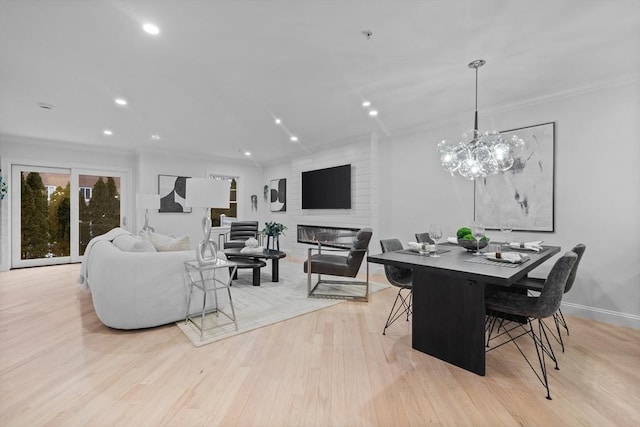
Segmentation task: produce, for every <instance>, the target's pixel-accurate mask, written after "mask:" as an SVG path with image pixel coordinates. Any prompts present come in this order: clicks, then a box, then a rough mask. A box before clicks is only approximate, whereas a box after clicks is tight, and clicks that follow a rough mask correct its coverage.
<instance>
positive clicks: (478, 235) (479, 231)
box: [471, 224, 485, 255]
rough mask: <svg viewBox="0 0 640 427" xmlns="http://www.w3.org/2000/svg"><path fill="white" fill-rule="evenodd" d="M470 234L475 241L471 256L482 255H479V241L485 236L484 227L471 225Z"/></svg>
mask: <svg viewBox="0 0 640 427" xmlns="http://www.w3.org/2000/svg"><path fill="white" fill-rule="evenodd" d="M471 234H472V235H473V238H474V239H476V251H475V252H474V253H473V255H482V254H481V253H480V239H482V238H483V237H484V236H485V230H484V225H482V224H473V226H471Z"/></svg>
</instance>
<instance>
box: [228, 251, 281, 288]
mask: <svg viewBox="0 0 640 427" xmlns="http://www.w3.org/2000/svg"><path fill="white" fill-rule="evenodd" d="M222 252H224V254H225V255H226V256H227V258H228V259H229V261H235V260H236V259H243V258H244V259H254V260H260V259H270V260H271V281H272V282H277V281H279V280H280V273H279V261H280V258H284V257H286V256H287V254H286V253H284V252H282V251H277V250H275V249H265V250H263V251H261V252H242V248H229V249H224V250H223V251H222Z"/></svg>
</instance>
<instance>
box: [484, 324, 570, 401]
mask: <svg viewBox="0 0 640 427" xmlns="http://www.w3.org/2000/svg"><path fill="white" fill-rule="evenodd" d="M489 317H490V318H491V319H488V321H487V328H486V329H487V330H488V331H489V332H490V336H491V334H492V333H493V332H494V331H495V332H496V335H494V336H493V337H492V338H491V340H494V339H498V338H500V337H502V336H505V335H506V336H507V337H508V339H506V340H505V341H502V342H501V343H500V344H498V345H496V346H495V347H490V348H489V341H490V339H487V347H488V348H487V352H489V351H491V350H495V349H496V348H499V347H501V346H503V345H504V344H507V343H509V342H512V343H513V344H514V345H515V346H516V348H517V349H518V351H519V352H520V354H521V355H522V357H523V358H524V359H525V361H526V362H527V364H528V365H529V367H530V368H531V370H532V371H533V372H534V374H535V375H536V377H537V378H538V380H539V381H540V383H541V384H542V385H543V386H544V387H545V389H546V391H547V396H546V398H547V399H549V400H551V394H550V392H549V380H548V377H547V364H546V358H547V357H548V358H549V359H551V360H553V362H554V363H555V369H556V370H559V369H560V368H559V366H558V359H557V357H556V355H555V353H554V351H553V348H552V347H551V342H550V341H549V336H548V334H547V329H548V327H547V326H546V325H544V322H543V321H542V320H541V319H534V320H537V323H538V326H537V328H536V329H537V332H536V330H535V329H534V326H533V322H532V320H531V319H527V322H526V323H525V324H522V323H520V322H517V321H513V320H511V319H508V318H506V317H505V316H504V315H503V314H502V313H492V314H491V315H490V316H489ZM517 329H521V331H520V332H518V333H517V334H515V333H514V331H516V330H517ZM500 330H502V332H500ZM523 335H529V336H530V337H531V338H532V340H533V344H534V347H535V349H536V356H537V358H538V365H539V367H540V368H539V370H538V369H536V368H535V366H534V365H533V363H531V361H530V360H529V358H528V357H527V355H526V354H525V352H524V351H523V349H522V348H521V347H520V345H519V344H518V342H517V339H518V338H520V337H521V336H523Z"/></svg>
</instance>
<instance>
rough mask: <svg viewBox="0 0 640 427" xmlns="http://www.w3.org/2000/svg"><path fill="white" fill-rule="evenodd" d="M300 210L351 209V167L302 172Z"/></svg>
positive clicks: (344, 166)
mask: <svg viewBox="0 0 640 427" xmlns="http://www.w3.org/2000/svg"><path fill="white" fill-rule="evenodd" d="M302 209H351V165H342V166H335V167H332V168H327V169H318V170H312V171H307V172H302Z"/></svg>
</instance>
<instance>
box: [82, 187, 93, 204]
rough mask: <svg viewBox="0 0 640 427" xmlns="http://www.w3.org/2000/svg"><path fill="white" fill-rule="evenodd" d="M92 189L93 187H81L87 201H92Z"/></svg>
mask: <svg viewBox="0 0 640 427" xmlns="http://www.w3.org/2000/svg"><path fill="white" fill-rule="evenodd" d="M91 190H92V188H91V187H80V194H82V197H84V201H85V202H86V203H89V202H90V201H91Z"/></svg>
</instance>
